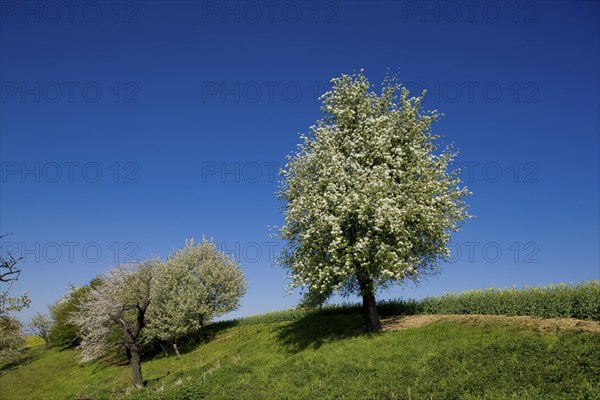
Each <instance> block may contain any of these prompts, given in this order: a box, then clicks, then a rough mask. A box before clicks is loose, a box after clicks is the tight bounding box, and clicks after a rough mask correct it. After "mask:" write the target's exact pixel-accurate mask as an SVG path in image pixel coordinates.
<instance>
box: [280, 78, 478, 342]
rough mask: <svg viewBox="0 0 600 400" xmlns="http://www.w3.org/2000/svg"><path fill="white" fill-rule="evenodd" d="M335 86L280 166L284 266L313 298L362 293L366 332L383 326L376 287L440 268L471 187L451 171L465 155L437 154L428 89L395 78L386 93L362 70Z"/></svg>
mask: <svg viewBox="0 0 600 400" xmlns="http://www.w3.org/2000/svg"><path fill="white" fill-rule="evenodd" d="M332 84H333V86H332V89H331V90H330V91H329V92H327V93H325V94H324V95H323V96H322V100H323V106H322V111H323V118H322V119H321V120H319V121H317V123H316V125H314V126H311V127H310V130H309V134H308V135H303V136H301V140H302V143H301V144H299V145H298V151H297V152H296V153H295V154H293V155H291V156H288V163H287V164H286V166H285V168H283V169H282V171H281V175H282V177H283V179H282V182H281V187H280V190H279V192H278V196H279V198H280V199H282V200H284V201H285V202H286V204H285V205H284V207H283V211H284V214H285V224H284V226H283V227H281V228H280V235H281V238H282V239H284V240H285V241H286V242H287V245H286V247H285V249H284V251H283V253H282V262H283V264H284V266H286V267H287V268H288V269H289V271H290V278H291V282H290V285H291V286H292V287H297V286H304V287H308V290H309V293H312V294H314V296H313V297H315V296H316V297H319V296H321V298H327V297H328V296H330V295H331V294H332V293H333V292H334V291H336V290H337V291H339V292H340V293H341V294H342V295H350V294H353V293H356V294H360V295H361V296H362V299H363V307H364V311H365V319H366V328H367V331H377V330H380V329H381V322H380V319H379V315H378V313H377V308H376V302H375V294H376V292H377V290H378V289H379V288H386V287H388V286H389V285H391V284H393V283H398V282H401V281H403V280H406V279H411V280H413V281H415V282H417V281H418V278H419V277H420V276H421V275H423V274H425V273H435V272H437V271H438V270H439V263H440V261H442V260H444V259H445V258H446V257H448V256H449V253H450V251H449V249H448V248H447V244H448V242H449V241H450V239H451V232H453V231H458V230H459V228H460V225H461V223H462V222H463V221H464V220H465V219H466V218H468V213H467V207H466V205H465V203H464V201H463V198H464V197H465V196H466V195H468V194H469V192H468V190H467V188H466V187H463V186H461V181H460V177H459V171H458V170H451V169H450V164H451V162H452V160H453V159H454V157H455V156H456V155H457V153H456V152H455V151H453V150H452V149H451V148H449V147H446V148H444V149H443V150H441V151H438V145H437V144H436V139H438V136H436V135H434V134H432V132H431V124H432V122H434V121H436V120H437V119H438V117H439V115H438V113H437V112H436V111H432V112H424V111H422V110H421V101H422V99H423V96H424V94H425V93H423V94H422V95H421V96H419V97H412V98H411V97H409V92H408V90H407V89H406V88H402V87H401V86H400V85H399V84H398V83H397V79H396V78H395V77H389V76H388V77H386V79H385V80H384V82H383V84H382V90H381V93H380V94H377V93H375V92H374V91H372V89H371V85H370V84H369V81H368V80H367V78H366V77H365V76H364V75H363V73H362V70H361V72H360V73H356V74H353V75H342V76H341V77H339V78H335V79H333V80H332Z"/></svg>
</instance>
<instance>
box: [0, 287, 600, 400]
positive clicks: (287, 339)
mask: <svg viewBox="0 0 600 400" xmlns="http://www.w3.org/2000/svg"><path fill="white" fill-rule="evenodd" d="M378 308H379V310H380V313H382V314H383V315H404V314H441V313H452V314H504V315H531V316H543V317H577V318H582V319H591V320H599V319H600V285H599V284H598V281H590V282H585V283H582V284H576V285H564V284H560V285H551V286H547V287H535V288H524V289H522V290H517V289H515V288H513V289H505V290H497V289H490V290H475V291H468V292H463V293H461V294H458V295H456V294H445V295H443V296H440V297H437V298H426V299H423V300H419V301H414V300H394V301H387V302H381V303H380V304H379V306H378ZM359 311H360V306H359V305H357V304H343V305H329V306H326V307H324V308H323V309H322V310H321V311H319V312H310V311H307V310H283V311H278V312H274V313H267V314H263V315H257V316H252V317H247V318H242V319H239V320H234V321H222V322H218V323H214V324H211V325H209V326H208V327H207V328H206V329H205V330H204V331H203V332H202V336H201V337H199V338H190V340H189V342H188V343H183V344H182V345H181V346H180V347H181V348H182V350H183V351H184V354H182V357H181V358H179V359H177V358H175V357H173V356H165V355H162V354H161V355H158V356H155V357H153V358H152V359H149V360H145V361H144V362H143V365H142V369H143V374H144V379H145V380H146V383H147V385H146V387H145V388H144V389H141V390H133V389H132V388H131V382H130V372H129V369H128V367H127V366H118V365H112V364H110V363H109V362H107V361H106V360H104V361H96V362H92V363H86V364H78V363H77V352H76V351H74V350H62V351H61V350H60V349H56V348H50V349H45V348H44V346H40V345H39V344H40V343H39V342H38V341H34V339H28V348H27V349H26V350H25V351H24V352H23V353H22V354H21V355H20V356H19V357H17V358H15V359H14V360H13V361H12V362H11V363H7V364H4V365H0V398H1V399H2V400H10V399H14V400H18V399H27V400H35V399H44V400H46V399H84V398H89V399H120V398H130V399H165V400H168V399H170V400H193V399H236V400H241V399H409V400H417V399H428V400H431V399H487V400H490V399H544V400H547V399H561V400H562V399H590V400H592V399H595V400H597V399H600V334H595V333H576V332H563V333H559V332H553V333H544V334H542V333H540V332H537V331H534V330H528V329H527V328H523V327H518V326H516V325H512V324H510V323H508V322H505V323H500V322H497V321H496V322H492V321H490V320H489V319H488V320H482V322H481V323H479V324H477V325H472V324H471V325H468V324H461V323H458V322H450V321H445V322H437V323H434V324H430V325H427V326H424V327H420V328H412V329H406V330H402V331H393V332H384V333H379V334H364V333H361V326H362V315H361V314H360V313H359Z"/></svg>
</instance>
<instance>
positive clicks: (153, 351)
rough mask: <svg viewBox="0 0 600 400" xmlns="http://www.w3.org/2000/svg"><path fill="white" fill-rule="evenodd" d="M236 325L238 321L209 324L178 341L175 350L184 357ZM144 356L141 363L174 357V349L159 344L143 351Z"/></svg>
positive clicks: (165, 344) (170, 344)
mask: <svg viewBox="0 0 600 400" xmlns="http://www.w3.org/2000/svg"><path fill="white" fill-rule="evenodd" d="M237 325H238V321H236V320H230V321H219V322H213V323H210V324H208V325H206V326H205V327H203V328H202V329H201V330H200V331H198V332H197V333H195V334H193V335H190V336H188V337H186V338H184V339H181V340H180V341H178V342H177V349H178V350H179V354H180V355H184V354H187V353H190V352H192V351H194V350H196V349H197V348H198V346H201V345H202V344H206V343H209V342H212V341H213V340H215V338H216V337H217V336H219V335H220V334H221V333H222V332H223V331H225V330H227V329H229V328H233V327H234V326H237ZM144 354H145V355H144V357H142V361H145V360H149V359H158V358H163V357H174V356H175V349H174V348H173V346H172V343H164V342H161V343H155V344H152V345H150V347H149V348H146V349H144Z"/></svg>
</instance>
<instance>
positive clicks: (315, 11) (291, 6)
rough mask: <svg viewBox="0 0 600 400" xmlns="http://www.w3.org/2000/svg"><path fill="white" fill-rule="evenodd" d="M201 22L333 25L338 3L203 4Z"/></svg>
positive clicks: (239, 2) (208, 2)
mask: <svg viewBox="0 0 600 400" xmlns="http://www.w3.org/2000/svg"><path fill="white" fill-rule="evenodd" d="M201 6H202V11H201V16H200V21H201V22H202V23H203V24H206V23H215V22H216V23H221V24H228V23H234V24H258V23H267V24H275V23H290V24H295V23H299V22H311V23H314V24H336V23H338V22H339V19H338V18H339V11H340V3H339V2H337V1H313V2H310V1H203V2H202V4H201Z"/></svg>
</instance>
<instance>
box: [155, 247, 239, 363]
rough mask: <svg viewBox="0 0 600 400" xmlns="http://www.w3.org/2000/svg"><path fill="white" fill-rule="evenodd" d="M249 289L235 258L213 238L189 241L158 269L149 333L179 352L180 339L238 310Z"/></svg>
mask: <svg viewBox="0 0 600 400" xmlns="http://www.w3.org/2000/svg"><path fill="white" fill-rule="evenodd" d="M245 293H246V281H245V278H244V274H243V272H242V271H241V270H240V269H239V267H238V265H237V264H236V263H235V261H234V260H232V259H230V258H229V257H227V255H226V254H224V253H222V252H219V251H217V248H216V246H215V245H214V243H212V242H209V241H206V240H204V239H203V241H202V243H200V244H198V245H195V244H194V240H193V239H191V240H189V241H186V243H185V247H184V248H183V249H179V250H177V251H176V252H175V253H173V254H172V255H171V256H170V257H169V258H168V260H167V262H166V263H165V264H164V265H161V266H160V268H158V269H157V270H156V275H155V281H154V284H153V287H152V299H153V300H152V301H153V305H152V307H151V309H150V310H149V314H148V320H149V321H150V322H149V325H148V328H147V331H146V337H147V339H148V340H152V339H155V338H158V339H160V340H163V341H166V342H168V343H170V344H171V345H172V346H173V349H174V350H175V353H176V354H177V356H179V349H178V347H177V342H178V341H179V340H181V339H182V338H183V337H185V336H187V335H190V334H193V333H195V332H197V331H198V330H199V329H200V328H201V327H202V326H203V325H204V324H206V323H207V322H209V321H210V320H212V319H213V318H215V317H217V316H220V315H223V314H225V313H228V312H230V311H233V310H235V309H236V308H237V307H238V306H239V304H240V299H241V298H242V296H243V295H244V294H245Z"/></svg>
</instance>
